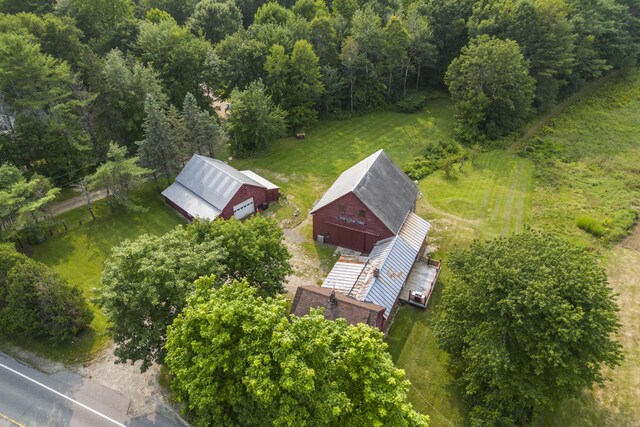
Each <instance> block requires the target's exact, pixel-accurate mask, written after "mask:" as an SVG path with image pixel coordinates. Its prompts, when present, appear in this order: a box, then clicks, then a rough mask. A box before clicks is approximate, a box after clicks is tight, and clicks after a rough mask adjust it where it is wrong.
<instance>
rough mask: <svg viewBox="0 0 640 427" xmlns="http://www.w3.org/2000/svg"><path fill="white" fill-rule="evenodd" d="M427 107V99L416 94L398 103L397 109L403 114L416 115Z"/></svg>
mask: <svg viewBox="0 0 640 427" xmlns="http://www.w3.org/2000/svg"><path fill="white" fill-rule="evenodd" d="M425 105H427V97H426V96H424V95H420V94H418V93H414V94H411V95H407V96H405V97H404V98H402V99H401V100H400V101H398V102H396V108H397V109H398V110H400V111H401V112H403V113H416V112H418V111H420V110H422V109H423V108H424V106H425Z"/></svg>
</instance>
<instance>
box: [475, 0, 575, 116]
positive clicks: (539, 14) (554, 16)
mask: <svg viewBox="0 0 640 427" xmlns="http://www.w3.org/2000/svg"><path fill="white" fill-rule="evenodd" d="M469 33H470V35H471V37H475V36H478V35H481V34H488V35H492V36H496V37H499V38H503V39H511V40H515V41H516V42H517V43H518V44H519V45H520V47H521V48H522V53H523V54H524V57H525V58H526V59H527V60H528V61H529V63H530V72H531V75H532V76H533V77H534V78H535V79H536V83H537V84H536V92H537V102H538V104H539V105H540V106H541V107H546V106H549V105H551V104H553V103H554V102H555V101H556V98H557V96H558V91H559V89H560V88H561V87H562V86H563V85H564V84H565V83H566V81H567V78H568V76H569V75H570V74H571V71H572V67H573V63H574V59H575V53H574V52H575V49H574V41H575V38H576V36H575V34H574V33H573V26H572V25H571V23H570V22H569V20H568V18H567V5H566V3H565V2H564V0H518V1H516V2H514V1H512V0H499V1H494V0H483V1H479V2H477V3H476V4H475V5H474V8H473V15H472V16H471V18H469Z"/></svg>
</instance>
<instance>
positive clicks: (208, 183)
mask: <svg viewBox="0 0 640 427" xmlns="http://www.w3.org/2000/svg"><path fill="white" fill-rule="evenodd" d="M162 195H163V196H164V198H165V201H166V202H167V204H169V206H171V207H173V208H174V209H175V210H176V211H178V212H179V213H180V214H181V215H182V216H184V217H185V218H187V219H188V220H189V221H191V220H193V219H194V218H196V217H197V218H203V219H209V220H214V219H216V218H218V217H221V218H224V219H229V218H231V217H234V218H236V219H242V218H245V217H247V216H249V215H251V214H253V213H254V212H255V211H256V208H257V207H260V206H263V207H264V206H267V205H269V204H270V203H273V202H275V201H277V200H278V197H279V188H278V186H276V185H275V184H273V183H271V182H270V181H268V180H266V179H265V178H263V177H261V176H260V175H258V174H256V173H255V172H252V171H249V170H246V171H238V170H236V169H234V168H233V167H231V166H229V165H228V164H226V163H224V162H222V161H220V160H216V159H212V158H209V157H205V156H200V155H198V154H196V155H194V156H193V157H192V158H191V160H189V162H188V163H187V165H186V166H185V167H184V169H182V171H181V172H180V174H179V175H178V177H177V178H176V182H174V183H173V184H171V185H170V186H169V187H168V188H167V189H166V190H164V191H163V192H162Z"/></svg>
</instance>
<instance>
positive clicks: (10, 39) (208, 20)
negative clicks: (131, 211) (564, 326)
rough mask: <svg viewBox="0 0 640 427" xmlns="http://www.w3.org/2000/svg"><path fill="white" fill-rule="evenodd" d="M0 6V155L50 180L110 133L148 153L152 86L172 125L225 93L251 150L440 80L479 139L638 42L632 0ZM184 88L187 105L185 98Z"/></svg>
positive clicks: (119, 0)
mask: <svg viewBox="0 0 640 427" xmlns="http://www.w3.org/2000/svg"><path fill="white" fill-rule="evenodd" d="M0 11H1V12H4V13H5V14H4V15H0V49H1V50H2V51H1V54H0V69H1V70H2V72H1V73H0V93H1V96H2V98H1V99H0V117H1V119H0V126H1V127H2V128H3V133H2V135H1V136H0V145H1V148H2V153H3V156H2V157H3V158H2V160H4V161H10V162H11V163H12V164H14V165H16V166H18V167H23V168H26V169H27V170H28V171H30V173H31V172H34V171H35V172H38V173H40V174H42V175H45V176H47V177H49V178H51V179H52V180H53V182H54V183H56V184H65V183H69V182H73V181H76V180H77V179H78V178H79V177H81V176H83V175H85V174H87V173H88V172H89V171H90V170H91V169H92V168H95V167H96V166H97V165H98V164H99V163H101V162H102V161H104V160H105V159H106V156H107V151H108V147H109V142H110V141H113V142H115V143H117V144H118V145H120V146H125V147H127V149H128V153H129V154H139V155H140V156H141V157H144V156H145V155H147V154H149V153H145V152H141V151H140V150H139V144H136V142H138V141H144V140H147V141H148V140H149V138H150V131H151V130H150V129H149V128H148V124H147V126H146V125H145V120H147V119H148V111H145V103H148V102H147V101H148V99H149V97H151V98H152V99H153V100H154V102H155V103H157V105H155V106H154V107H153V108H155V109H156V110H157V111H162V112H163V113H164V114H165V115H166V117H167V119H166V120H165V123H164V124H163V125H162V126H159V127H158V129H164V131H165V133H164V134H172V132H173V135H174V136H175V135H176V134H177V132H181V131H183V130H184V129H185V127H183V126H182V125H181V124H180V120H182V121H183V122H188V121H189V118H188V117H189V116H190V117H193V114H195V115H200V117H201V115H202V114H203V113H202V112H208V114H211V120H215V115H213V114H212V113H213V111H212V99H213V98H214V97H221V98H222V99H223V100H230V101H232V102H230V104H231V115H230V119H229V120H230V122H229V124H228V127H227V128H226V129H227V131H228V132H229V137H230V141H231V143H232V147H233V148H234V149H236V150H237V151H244V152H250V151H252V150H255V149H260V148H261V147H263V146H264V145H265V144H266V143H268V142H269V141H270V140H272V139H273V138H276V137H278V136H279V135H282V134H284V133H286V132H299V131H304V130H306V129H308V128H310V127H311V126H313V124H314V123H315V122H316V120H317V119H318V118H325V117H331V116H334V115H340V114H343V113H351V112H365V111H368V110H371V109H375V108H380V107H383V106H385V105H390V104H395V103H397V102H398V101H401V100H402V99H403V98H404V97H405V96H406V95H407V94H408V93H410V92H411V91H413V90H415V89H420V88H423V87H425V86H426V85H430V86H438V85H442V84H446V85H447V86H448V87H449V89H450V91H451V93H452V96H453V98H454V101H455V102H456V105H457V111H458V122H457V124H456V134H457V135H458V137H459V138H460V139H461V140H468V141H476V142H477V141H481V140H482V139H484V138H487V137H489V138H495V137H498V136H501V135H503V134H505V133H508V132H510V131H512V130H514V129H517V128H518V126H520V125H521V123H522V122H523V120H525V119H526V118H527V117H528V115H529V114H530V113H531V112H533V111H535V110H536V109H546V108H549V107H550V106H552V105H553V104H554V103H555V102H557V100H558V99H559V98H561V97H563V96H566V95H567V94H569V93H571V92H573V91H575V90H577V89H578V88H580V87H581V86H582V85H584V84H585V83H586V82H588V81H589V80H592V79H594V78H597V77H598V76H600V75H602V74H603V73H605V72H606V71H607V70H609V69H612V68H623V67H627V66H632V65H634V64H635V63H636V59H637V57H638V53H639V52H640V47H639V46H640V18H639V17H640V5H639V4H638V2H637V0H460V1H450V0H415V1H411V0H407V1H397V0H373V1H363V0H361V1H357V0H334V1H330V2H327V1H325V0H317V1H314V0H298V1H295V2H294V1H292V0H280V1H279V2H268V3H264V2H263V1H261V0H235V1H234V0H227V1H214V0H202V1H197V0H175V1H169V0H138V1H133V0H113V1H108V2H107V1H104V0H60V1H52V0H31V1H28V2H24V1H18V0H2V1H1V2H0ZM514 93H515V95H514ZM189 94H190V95H189ZM188 95H189V96H190V97H191V98H189V102H190V106H191V107H193V106H194V105H195V106H197V109H198V111H194V110H193V109H192V110H191V113H187V112H185V111H184V110H183V108H184V106H185V103H186V99H187V98H188ZM236 105H238V106H240V107H241V108H239V109H237V110H236V108H235V107H236ZM148 108H149V107H147V110H148ZM223 108H224V106H223ZM403 109H405V107H403ZM236 111H238V112H237V114H236ZM180 115H182V116H180ZM234 116H235V117H234ZM172 120H173V121H172ZM176 120H177V121H176ZM167 123H168V124H167ZM217 124H218V123H217V122H215V124H212V122H211V121H209V122H208V124H205V125H204V126H203V127H202V129H205V130H206V129H211V128H213V127H215V126H216V125H217ZM145 126H146V127H145ZM186 129H187V130H189V126H186ZM215 132H217V131H215ZM218 134H219V135H221V132H218ZM216 138H217V137H216ZM216 138H214V139H216ZM178 139H179V138H178ZM216 141H217V142H220V143H223V142H224V141H225V138H224V137H223V136H221V137H220V139H219V140H218V139H216ZM179 142H180V141H178V142H176V144H178V143H179ZM191 148H192V147H191ZM210 148H211V147H210ZM187 150H188V148H186V149H185V150H184V151H187ZM155 156H156V157H157V156H159V154H157V155H155ZM164 169H166V167H165V168H164ZM160 172H161V171H160Z"/></svg>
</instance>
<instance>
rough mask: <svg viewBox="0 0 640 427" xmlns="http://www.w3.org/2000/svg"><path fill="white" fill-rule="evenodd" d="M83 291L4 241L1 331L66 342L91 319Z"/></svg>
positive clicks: (0, 261) (1, 252)
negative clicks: (18, 252)
mask: <svg viewBox="0 0 640 427" xmlns="http://www.w3.org/2000/svg"><path fill="white" fill-rule="evenodd" d="M91 319H93V313H92V312H91V309H90V308H89V306H88V305H87V303H86V301H85V299H84V296H83V295H82V291H80V289H78V288H77V287H73V286H70V285H69V284H68V283H67V282H66V281H65V280H63V279H62V278H60V277H59V276H58V275H57V274H56V273H54V272H53V271H52V270H50V269H49V267H47V266H46V265H44V264H42V263H39V262H37V261H33V260H31V259H29V258H27V257H26V256H24V255H21V254H17V253H16V252H15V249H14V248H13V247H11V246H10V245H7V244H2V245H0V331H1V333H2V334H6V335H7V336H30V337H46V338H50V339H52V340H53V341H56V342H64V341H68V340H69V339H71V338H73V337H75V336H76V335H77V334H78V333H80V331H82V330H83V329H84V328H85V327H86V326H88V325H89V323H91Z"/></svg>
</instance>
